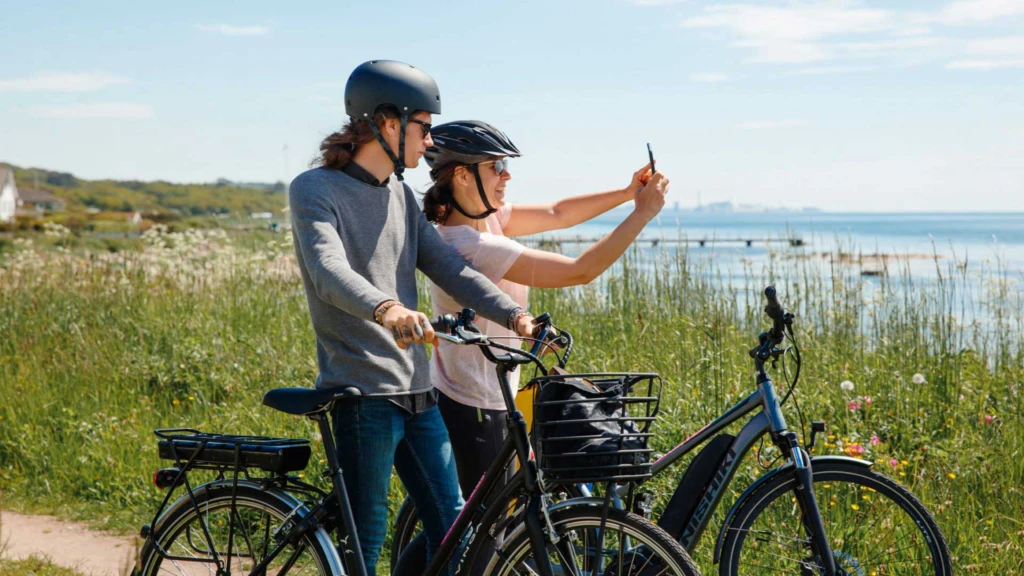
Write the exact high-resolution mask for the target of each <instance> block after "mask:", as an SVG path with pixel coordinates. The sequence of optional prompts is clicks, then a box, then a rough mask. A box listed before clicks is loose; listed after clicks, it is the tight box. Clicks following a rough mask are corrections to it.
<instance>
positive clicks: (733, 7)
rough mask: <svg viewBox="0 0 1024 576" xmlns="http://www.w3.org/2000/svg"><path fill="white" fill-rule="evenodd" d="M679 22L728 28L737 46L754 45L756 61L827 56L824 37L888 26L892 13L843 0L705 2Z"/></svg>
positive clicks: (687, 25) (692, 25)
mask: <svg viewBox="0 0 1024 576" xmlns="http://www.w3.org/2000/svg"><path fill="white" fill-rule="evenodd" d="M683 27H684V28H708V29H721V30H726V31H729V32H731V33H732V34H733V36H735V37H736V42H735V45H736V46H740V47H745V48H753V49H754V52H755V55H754V58H753V60H754V61H756V62H773V63H795V62H813V61H817V60H825V59H828V58H829V57H830V56H831V53H830V51H829V49H828V48H827V46H825V45H824V43H823V41H824V40H827V39H828V38H830V37H835V36H848V35H852V34H866V33H870V32H877V31H880V30H885V29H887V28H890V27H892V14H891V13H890V12H889V11H886V10H874V9H866V8H857V7H855V6H854V5H853V4H851V3H849V2H845V1H833V2H826V3H823V4H818V5H805V4H789V5H783V6H764V5H754V4H715V5H711V6H707V7H705V8H704V12H703V14H702V15H700V16H696V17H692V18H688V19H686V20H684V21H683Z"/></svg>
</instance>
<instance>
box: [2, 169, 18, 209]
mask: <svg viewBox="0 0 1024 576" xmlns="http://www.w3.org/2000/svg"><path fill="white" fill-rule="evenodd" d="M17 210H18V187H17V186H15V185H14V170H11V169H10V168H8V167H6V166H0V222H13V221H14V213H15V212H17Z"/></svg>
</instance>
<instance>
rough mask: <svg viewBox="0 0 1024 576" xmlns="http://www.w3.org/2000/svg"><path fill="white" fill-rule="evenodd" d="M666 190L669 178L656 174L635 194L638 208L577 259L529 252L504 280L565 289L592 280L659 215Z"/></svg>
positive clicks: (514, 265)
mask: <svg viewBox="0 0 1024 576" xmlns="http://www.w3.org/2000/svg"><path fill="white" fill-rule="evenodd" d="M667 191H668V178H665V176H664V175H663V174H662V173H661V172H657V173H655V174H654V177H653V178H651V179H650V181H649V182H648V183H647V185H646V186H644V187H643V189H642V190H641V191H640V193H639V194H637V195H636V209H635V210H633V213H632V214H630V215H629V216H627V217H626V219H625V220H624V221H623V222H622V224H619V226H618V227H617V228H616V229H615V230H614V231H612V233H611V234H609V235H607V236H605V237H604V238H602V239H601V240H599V241H598V242H596V243H595V244H594V245H592V246H591V247H589V248H587V250H586V251H585V252H583V253H582V254H580V255H579V256H577V257H575V258H570V257H568V256H563V255H561V254H555V253H552V252H544V251H543V250H532V249H526V250H524V251H523V253H522V254H521V255H520V256H519V258H518V259H517V260H516V261H515V263H514V264H512V267H511V268H509V270H508V272H506V273H505V279H506V280H511V281H512V282H515V283H517V284H523V285H526V286H534V287H536V288H563V287H566V286H576V285H578V284H586V283H588V282H590V281H592V280H593V279H594V278H597V277H598V276H600V275H601V273H602V272H604V271H605V270H607V269H608V267H609V266H611V265H612V264H614V263H615V261H616V260H618V259H619V257H621V256H622V254H623V253H625V251H626V249H627V248H629V245H630V244H632V243H633V240H634V239H636V237H637V236H638V235H640V232H642V231H643V229H644V226H646V225H647V223H648V222H650V221H651V219H652V218H654V217H655V216H657V214H658V212H660V211H661V208H662V206H664V205H665V193H666V192H667Z"/></svg>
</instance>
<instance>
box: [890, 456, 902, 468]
mask: <svg viewBox="0 0 1024 576" xmlns="http://www.w3.org/2000/svg"><path fill="white" fill-rule="evenodd" d="M899 465H900V461H899V460H897V459H895V458H890V459H889V466H892V467H893V468H896V467H897V466H899Z"/></svg>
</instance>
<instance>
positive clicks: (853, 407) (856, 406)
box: [850, 400, 860, 412]
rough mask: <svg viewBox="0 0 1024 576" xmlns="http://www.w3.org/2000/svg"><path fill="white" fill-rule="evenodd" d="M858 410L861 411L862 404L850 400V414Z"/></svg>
mask: <svg viewBox="0 0 1024 576" xmlns="http://www.w3.org/2000/svg"><path fill="white" fill-rule="evenodd" d="M857 410H860V402H857V401H856V400H850V412H856V411H857Z"/></svg>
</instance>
